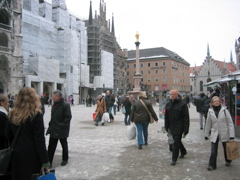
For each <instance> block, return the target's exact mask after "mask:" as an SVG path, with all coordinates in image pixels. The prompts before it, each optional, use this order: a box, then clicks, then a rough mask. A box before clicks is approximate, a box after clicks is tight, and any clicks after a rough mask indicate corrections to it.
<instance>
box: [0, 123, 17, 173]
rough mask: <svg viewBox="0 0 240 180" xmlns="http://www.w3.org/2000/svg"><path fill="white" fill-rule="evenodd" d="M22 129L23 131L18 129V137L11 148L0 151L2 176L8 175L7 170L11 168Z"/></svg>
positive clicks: (0, 171)
mask: <svg viewBox="0 0 240 180" xmlns="http://www.w3.org/2000/svg"><path fill="white" fill-rule="evenodd" d="M20 129H21V126H20V127H18V130H17V133H16V136H15V137H14V139H13V142H12V144H11V146H10V147H8V148H6V149H2V150H0V175H6V173H7V169H8V167H9V164H10V161H11V158H12V153H13V147H14V145H15V143H16V141H17V137H18V135H19V132H20Z"/></svg>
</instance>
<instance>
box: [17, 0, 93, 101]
mask: <svg viewBox="0 0 240 180" xmlns="http://www.w3.org/2000/svg"><path fill="white" fill-rule="evenodd" d="M22 12H23V17H22V29H23V32H22V34H23V40H22V41H23V43H22V44H23V45H22V48H23V73H24V75H25V85H26V86H28V87H34V88H35V89H36V91H37V93H38V94H39V95H42V94H43V95H44V96H46V98H49V97H51V94H52V92H53V91H54V90H56V89H59V90H61V91H62V92H63V94H64V98H65V99H66V100H69V99H70V98H74V100H75V103H78V102H79V99H80V98H81V97H85V94H87V92H85V91H87V88H88V87H89V67H88V65H87V35H86V30H85V23H84V22H83V20H81V19H79V18H78V17H76V16H74V15H72V14H70V13H69V12H68V10H67V7H66V3H65V0H53V1H52V3H51V4H50V3H48V2H45V1H36V0H23V9H22ZM83 81H84V83H83Z"/></svg>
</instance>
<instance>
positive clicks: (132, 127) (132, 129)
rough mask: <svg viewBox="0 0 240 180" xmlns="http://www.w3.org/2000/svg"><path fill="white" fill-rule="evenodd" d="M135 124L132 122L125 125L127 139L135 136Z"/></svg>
mask: <svg viewBox="0 0 240 180" xmlns="http://www.w3.org/2000/svg"><path fill="white" fill-rule="evenodd" d="M136 134H137V133H136V126H135V125H134V124H133V123H132V124H131V125H130V126H127V138H128V140H131V139H135V138H136Z"/></svg>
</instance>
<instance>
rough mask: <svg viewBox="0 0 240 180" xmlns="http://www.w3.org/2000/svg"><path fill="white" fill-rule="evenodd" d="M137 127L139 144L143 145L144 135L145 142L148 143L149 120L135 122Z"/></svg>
mask: <svg viewBox="0 0 240 180" xmlns="http://www.w3.org/2000/svg"><path fill="white" fill-rule="evenodd" d="M135 124H136V127H137V133H138V134H137V137H138V145H143V144H144V143H143V136H144V142H145V144H146V143H148V125H149V122H135Z"/></svg>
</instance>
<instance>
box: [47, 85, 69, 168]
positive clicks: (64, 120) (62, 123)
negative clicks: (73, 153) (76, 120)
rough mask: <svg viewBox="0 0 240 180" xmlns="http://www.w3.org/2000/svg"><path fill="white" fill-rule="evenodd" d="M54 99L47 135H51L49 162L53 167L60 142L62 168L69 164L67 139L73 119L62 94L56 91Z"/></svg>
mask: <svg viewBox="0 0 240 180" xmlns="http://www.w3.org/2000/svg"><path fill="white" fill-rule="evenodd" d="M52 99H53V101H54V104H53V106H52V111H51V120H50V122H49V128H48V130H47V134H50V138H49V145H48V156H49V161H50V163H51V165H52V161H53V156H54V153H55V150H56V147H57V143H58V140H60V143H61V145H62V149H63V150H62V163H61V165H62V166H65V165H66V164H67V163H68V142H67V138H68V136H69V131H70V121H71V118H72V113H71V108H70V105H69V104H68V103H66V102H64V99H63V98H62V92H61V91H59V90H56V91H54V92H53V96H52Z"/></svg>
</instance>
